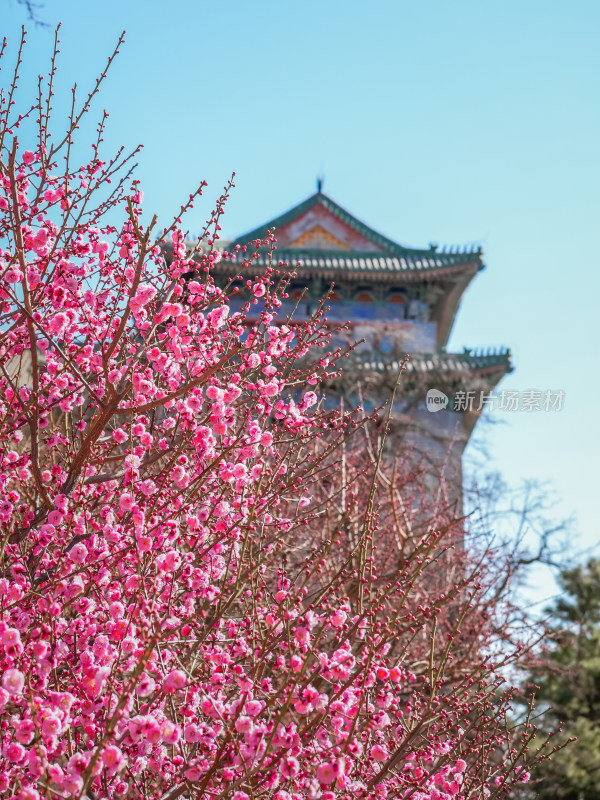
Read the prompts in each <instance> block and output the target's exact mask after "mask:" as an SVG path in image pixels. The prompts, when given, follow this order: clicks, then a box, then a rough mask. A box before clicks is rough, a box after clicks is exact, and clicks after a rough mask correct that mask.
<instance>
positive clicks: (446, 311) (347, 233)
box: [217, 186, 511, 480]
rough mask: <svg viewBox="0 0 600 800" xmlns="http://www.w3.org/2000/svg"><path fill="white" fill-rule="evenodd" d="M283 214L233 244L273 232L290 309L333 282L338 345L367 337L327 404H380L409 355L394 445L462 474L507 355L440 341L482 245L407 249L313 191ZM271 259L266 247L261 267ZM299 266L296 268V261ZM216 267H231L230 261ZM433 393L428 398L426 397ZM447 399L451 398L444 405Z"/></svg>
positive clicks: (305, 310) (331, 315)
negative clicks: (287, 276)
mask: <svg viewBox="0 0 600 800" xmlns="http://www.w3.org/2000/svg"><path fill="white" fill-rule="evenodd" d="M318 189H319V190H318V191H317V193H316V194H314V195H312V197H309V198H308V199H307V200H305V201H304V202H303V203H300V204H299V205H297V206H295V207H294V208H292V209H291V210H290V211H288V212H287V213H285V214H283V215H282V216H280V217H277V218H276V219H272V220H270V221H269V222H267V223H265V224H264V225H262V226H261V227H260V228H257V229H256V230H253V231H249V232H248V233H245V234H243V235H242V236H240V237H239V238H238V239H237V240H235V241H234V242H233V243H229V246H228V249H231V248H232V244H233V245H235V244H246V243H247V242H249V241H251V240H256V239H262V238H264V237H265V236H266V234H267V231H269V230H274V232H275V236H276V239H277V251H276V258H277V260H278V261H279V260H281V261H285V262H287V263H288V264H289V265H290V267H294V269H295V271H296V273H297V277H296V279H295V282H294V283H293V284H292V286H291V289H290V301H289V306H290V308H289V309H287V308H283V309H282V312H284V313H285V312H287V311H289V310H291V309H292V307H293V306H294V305H295V304H296V303H297V302H298V298H300V297H302V293H303V290H305V289H308V291H307V293H306V294H305V297H304V298H303V299H302V300H301V301H300V306H299V307H298V309H297V311H296V318H301V317H303V316H304V317H306V316H308V315H310V314H311V313H312V312H313V311H314V309H315V307H316V304H317V303H318V302H319V300H320V299H321V298H322V296H323V294H324V293H325V292H326V291H327V290H328V289H329V287H330V286H331V285H332V284H333V292H332V295H331V300H330V306H331V309H330V311H329V312H328V313H327V317H328V319H329V320H331V322H332V323H334V324H336V325H337V324H338V323H343V322H346V321H349V322H350V326H349V329H348V331H347V332H345V333H343V334H341V335H338V337H337V341H334V342H333V344H334V346H338V345H342V346H343V345H346V344H348V343H350V342H354V341H356V340H359V339H364V343H363V344H361V345H359V347H358V348H357V349H356V350H355V351H354V352H353V354H352V356H351V358H350V359H349V363H348V364H347V365H345V369H344V374H343V378H342V379H340V380H339V381H336V382H335V383H334V384H332V385H330V386H328V387H327V392H328V395H329V399H330V402H334V401H335V402H339V399H338V398H339V397H340V396H342V397H344V398H346V399H347V400H348V402H349V403H350V404H357V403H358V402H362V403H363V405H364V406H365V407H367V408H369V407H374V406H379V405H381V404H382V403H383V402H384V401H385V400H386V398H387V397H389V393H390V390H391V388H392V387H393V385H394V383H395V381H396V377H397V375H398V370H399V369H400V367H401V364H402V362H403V361H404V358H405V355H406V354H408V355H409V360H408V361H407V363H406V369H405V374H404V377H403V379H402V381H401V384H400V392H399V394H398V395H397V399H396V402H395V404H394V409H393V436H392V438H391V446H392V448H393V449H396V448H401V447H410V448H412V450H416V451H418V452H419V453H421V454H422V455H423V457H425V458H427V459H430V460H431V461H433V462H437V463H441V464H444V468H445V470H446V471H447V473H448V472H450V473H451V474H452V475H454V476H455V477H456V478H457V479H458V480H460V478H461V476H462V473H461V460H462V452H463V450H464V447H465V445H466V444H467V441H468V439H469V436H470V434H471V432H472V430H473V427H474V425H475V423H476V421H477V418H478V416H479V414H480V413H481V409H482V406H483V401H484V398H485V393H487V392H489V391H491V390H492V389H493V388H494V387H495V386H496V384H497V383H498V381H499V380H500V379H501V378H502V377H503V376H504V375H505V374H506V373H507V372H509V371H510V369H511V366H510V353H509V351H508V350H506V349H503V350H499V351H488V352H485V353H484V352H480V351H475V350H465V351H464V352H462V353H449V352H447V350H446V344H447V342H448V338H449V336H450V332H451V330H452V325H453V323H454V319H455V317H456V313H457V311H458V307H459V304H460V301H461V298H462V295H463V292H464V291H465V289H466V288H467V286H468V285H469V283H470V282H471V280H472V279H473V278H474V277H475V275H476V274H477V273H478V272H479V271H480V270H481V269H483V261H482V253H481V249H480V248H477V249H469V248H450V249H441V250H440V249H438V248H437V247H436V246H434V245H431V246H430V247H429V248H427V249H422V250H420V249H414V248H409V247H404V246H402V245H400V244H398V243H397V242H394V241H392V240H391V239H388V238H387V237H385V236H383V235H382V234H380V233H378V232H377V231H375V230H373V229H371V228H369V227H368V226H367V225H365V224H364V223H363V222H361V221H360V220H358V219H356V218H355V217H354V216H352V215H351V214H350V213H348V212H347V211H346V210H345V209H343V208H342V207H341V206H339V205H338V204H337V203H336V202H334V201H333V200H332V199H331V198H329V197H328V196H327V195H325V194H324V193H323V192H322V191H321V187H320V186H319V187H318ZM268 263H269V254H268V252H266V251H265V253H264V254H261V255H259V258H258V260H257V261H256V267H257V270H260V269H261V267H262V268H264V267H266V266H267V264H268ZM296 265H297V266H296ZM217 269H218V270H219V269H220V270H223V271H229V272H231V269H232V264H231V262H227V261H222V262H221V263H220V264H219V265H218V267H217ZM428 393H429V396H428ZM445 397H447V398H448V401H447V405H444V404H445V403H446V400H445Z"/></svg>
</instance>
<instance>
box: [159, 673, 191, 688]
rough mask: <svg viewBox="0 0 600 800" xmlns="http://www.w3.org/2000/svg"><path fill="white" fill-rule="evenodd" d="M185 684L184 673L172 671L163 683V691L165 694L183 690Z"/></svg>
mask: <svg viewBox="0 0 600 800" xmlns="http://www.w3.org/2000/svg"><path fill="white" fill-rule="evenodd" d="M186 683H187V678H186V676H185V672H183V671H182V670H180V669H174V670H172V671H171V672H170V673H169V674H168V675H167V677H166V678H165V680H164V682H163V691H164V692H166V693H167V694H170V693H172V692H176V691H179V690H180V689H183V688H184V686H185V685H186Z"/></svg>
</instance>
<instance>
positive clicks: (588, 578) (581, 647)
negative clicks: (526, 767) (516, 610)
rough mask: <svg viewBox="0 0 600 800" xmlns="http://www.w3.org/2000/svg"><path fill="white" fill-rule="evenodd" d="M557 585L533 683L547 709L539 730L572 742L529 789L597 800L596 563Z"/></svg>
mask: <svg viewBox="0 0 600 800" xmlns="http://www.w3.org/2000/svg"><path fill="white" fill-rule="evenodd" d="M560 584H561V586H562V588H563V590H564V592H565V595H564V596H563V597H561V598H560V599H559V600H557V601H556V602H555V604H554V606H553V607H552V608H551V609H549V611H550V613H551V615H552V620H551V629H550V630H551V634H550V646H549V649H548V652H547V653H546V654H545V656H544V657H543V658H542V659H541V661H540V663H539V664H538V665H536V667H535V669H534V670H533V672H532V679H533V680H534V682H535V683H536V684H537V685H538V686H539V690H538V691H537V692H536V695H537V701H538V705H542V706H545V705H547V706H548V709H549V710H548V712H547V714H546V716H545V717H544V722H543V723H542V724H543V727H544V729H545V730H546V731H549V730H550V729H554V730H557V729H558V728H559V727H561V726H562V732H560V733H556V735H555V736H554V737H553V738H552V740H551V744H552V745H556V744H564V743H565V742H566V741H567V740H568V739H569V738H573V737H576V738H577V741H575V742H572V743H571V744H569V745H568V746H567V747H565V748H564V749H561V750H559V751H558V752H556V753H554V754H553V755H552V757H551V758H549V759H546V760H544V761H543V762H542V763H541V764H540V765H539V767H538V768H537V769H536V771H535V773H534V776H533V777H534V779H535V781H534V788H535V790H536V792H537V796H538V797H539V798H540V800H546V799H547V800H550V798H551V799H552V800H600V560H596V559H592V560H590V561H589V562H588V563H587V564H586V565H585V566H580V567H576V568H575V569H568V570H565V571H563V572H562V574H561V576H560Z"/></svg>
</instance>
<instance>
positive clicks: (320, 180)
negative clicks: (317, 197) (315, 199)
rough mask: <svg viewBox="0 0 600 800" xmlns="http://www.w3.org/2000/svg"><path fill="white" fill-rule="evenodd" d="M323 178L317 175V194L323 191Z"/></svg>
mask: <svg viewBox="0 0 600 800" xmlns="http://www.w3.org/2000/svg"><path fill="white" fill-rule="evenodd" d="M324 180H325V178H324V177H323V176H322V175H317V192H318V194H321V192H322V191H323V182H324Z"/></svg>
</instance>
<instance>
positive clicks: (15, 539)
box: [0, 109, 514, 800]
mask: <svg viewBox="0 0 600 800" xmlns="http://www.w3.org/2000/svg"><path fill="white" fill-rule="evenodd" d="M5 110H6V109H5ZM3 119H4V128H3V130H2V132H1V133H2V135H3V138H2V139H0V147H1V148H2V151H1V155H2V162H1V167H0V170H1V171H0V243H1V249H0V313H1V315H2V327H1V329H0V367H1V374H0V440H1V442H2V448H1V450H0V459H1V461H2V473H1V476H0V519H1V523H2V531H3V538H2V541H3V545H2V566H1V570H2V571H1V577H0V670H1V671H2V679H1V689H0V792H1V793H2V796H3V797H9V796H10V797H16V798H18V800H37V798H40V797H47V798H56V797H63V798H70V797H73V798H79V797H83V796H89V797H91V798H98V800H100V798H139V797H146V798H168V799H169V800H175V798H176V797H179V796H183V797H192V796H198V797H213V798H217V797H223V798H233V800H247V799H248V800H249V798H259V797H269V798H274V800H300V799H302V800H303V799H304V798H311V799H312V798H315V800H316V799H317V798H322V800H334V798H357V797H365V798H366V797H375V798H386V797H390V798H391V797H406V798H409V797H412V798H415V800H449V798H457V800H461V799H462V798H467V797H471V796H474V793H475V792H479V794H477V796H481V792H484V793H487V794H490V793H491V794H493V793H494V792H495V791H497V790H498V791H501V790H502V789H503V787H504V786H505V785H507V783H506V779H505V774H508V772H506V770H508V771H510V769H512V768H513V767H514V764H512V762H511V760H510V758H509V759H508V762H506V763H508V765H509V766H508V767H506V770H505V768H504V767H503V766H502V762H501V759H499V758H498V757H497V746H498V742H499V741H500V739H499V738H498V733H497V730H496V728H494V727H493V726H492V727H490V726H489V725H487V727H486V725H484V724H483V723H482V724H481V726H480V727H479V728H478V727H477V723H475V730H474V731H473V730H472V726H473V722H472V719H473V715H474V714H476V713H477V710H478V709H482V711H481V714H482V719H483V718H484V712H485V714H489V705H486V704H489V702H491V701H490V691H489V688H490V686H492V687H493V686H495V685H496V681H497V678H496V677H495V676H494V675H493V674H491V673H490V675H489V676H484V677H482V673H481V670H480V672H479V673H477V674H474V676H473V677H471V679H470V680H471V683H468V679H469V676H465V675H463V676H462V682H459V683H458V684H457V685H456V686H454V685H447V684H446V683H445V682H444V669H443V666H444V664H445V663H446V662H447V658H448V653H447V652H446V651H444V647H445V645H440V646H439V650H440V651H442V652H443V653H445V655H444V659H446V661H444V660H443V659H442V656H441V655H440V656H439V658H440V659H441V660H439V661H436V660H435V659H434V656H433V655H432V656H431V659H434V660H431V659H429V661H425V662H424V663H425V667H423V665H422V664H421V666H415V665H414V664H412V663H411V661H410V652H411V651H410V647H409V644H410V641H411V640H412V638H414V637H415V636H416V635H417V634H418V633H419V631H420V632H421V633H424V632H426V631H427V630H428V628H427V626H428V625H430V622H429V620H430V618H431V617H432V612H431V610H430V609H425V608H423V609H421V608H419V609H417V608H411V607H410V585H411V580H413V578H414V574H417V573H418V572H419V571H420V569H421V566H422V563H423V560H421V561H419V562H417V561H416V562H415V564H416V565H417V571H416V572H415V573H414V574H413V572H411V570H410V569H408V568H407V566H406V565H405V564H403V565H401V566H400V567H399V568H398V570H397V573H396V574H395V575H394V576H393V578H392V579H391V580H390V579H388V580H387V582H386V583H385V585H381V586H380V585H379V584H377V582H376V581H375V576H374V572H373V567H372V565H371V566H370V567H369V568H368V569H367V567H366V566H365V565H366V564H367V563H368V561H369V558H368V556H367V555H364V553H366V549H365V548H367V544H365V543H367V542H370V541H372V535H373V530H374V528H373V527H372V525H371V524H370V523H369V525H367V526H366V527H365V532H364V536H363V538H362V539H359V541H362V542H363V544H364V547H363V546H362V545H360V547H359V549H360V548H363V549H362V550H361V553H362V552H363V550H364V553H363V555H361V556H360V557H359V558H358V560H357V566H353V567H352V568H351V569H350V568H348V567H347V565H345V566H343V568H340V569H339V570H337V572H336V573H335V576H334V578H333V579H332V580H331V581H329V582H323V581H322V580H321V578H320V577H319V576H322V575H323V569H322V564H323V563H324V562H322V559H323V552H322V550H321V551H319V552H317V551H316V550H312V551H310V554H309V555H308V556H307V555H306V554H305V553H304V552H303V551H302V549H301V548H300V549H298V550H297V556H296V557H293V555H290V553H288V552H287V548H288V546H290V543H291V542H292V541H295V542H297V541H298V538H299V537H300V538H302V536H304V544H303V547H304V548H309V550H310V541H307V536H308V535H309V534H310V531H311V525H312V526H314V525H315V524H318V520H319V515H318V513H315V514H314V515H313V516H312V517H311V518H310V519H309V518H308V517H309V516H310V515H309V512H310V509H311V504H312V505H314V503H312V497H311V486H314V485H315V484H316V483H318V482H319V481H320V480H321V473H322V472H323V471H324V470H327V469H335V463H334V464H333V466H332V465H331V462H332V458H331V453H332V452H335V444H336V442H337V443H340V442H341V441H342V440H343V439H345V438H346V437H347V436H348V434H349V432H350V430H351V428H352V427H353V426H354V424H355V422H354V417H353V416H352V415H351V414H343V413H332V412H328V411H326V410H324V409H323V407H322V405H320V404H318V403H317V395H316V393H315V392H314V391H313V389H312V388H311V387H314V386H315V385H317V384H319V383H321V382H322V381H323V380H326V379H327V378H328V377H330V376H331V375H333V374H334V372H335V370H336V369H337V364H338V357H339V355H340V354H339V353H329V354H328V356H327V359H323V358H321V359H320V360H319V359H318V358H315V359H314V360H313V362H311V361H310V360H307V357H308V356H310V353H311V352H312V351H313V350H314V348H319V349H318V350H317V352H320V353H321V354H322V350H320V348H321V347H327V342H328V336H329V334H328V329H327V326H326V323H325V321H324V320H323V318H322V315H321V313H319V314H317V315H316V316H315V318H314V319H313V320H312V321H310V322H309V323H306V324H303V325H301V326H300V325H294V324H293V323H291V322H290V321H287V320H279V319H278V318H277V310H278V308H279V306H280V304H281V298H282V296H283V295H284V294H285V285H286V283H285V281H286V279H285V276H284V275H282V274H280V272H279V270H278V269H276V268H272V269H267V270H266V271H263V272H262V273H260V274H254V273H253V272H252V269H253V268H252V260H253V259H252V254H251V253H249V254H248V258H247V261H246V263H245V264H242V266H241V269H242V271H243V270H246V272H252V275H251V278H252V280H251V284H250V285H251V290H250V293H249V298H248V305H247V307H246V309H245V310H244V309H243V310H242V311H241V312H238V313H234V314H232V313H230V309H229V305H228V298H227V295H226V293H224V292H223V290H222V289H220V288H218V286H217V285H216V284H215V281H214V280H213V277H212V270H213V269H214V265H215V264H217V263H218V262H219V260H220V259H221V257H223V258H227V257H228V255H227V254H224V255H223V256H222V254H221V253H220V252H219V251H218V250H217V249H216V248H215V246H214V245H215V241H216V235H217V234H216V232H217V230H218V227H219V226H218V219H219V215H220V206H219V208H218V209H217V212H215V214H213V217H212V218H211V226H212V227H211V226H209V227H208V228H207V234H206V236H205V239H204V242H203V244H204V245H206V247H205V248H204V249H203V250H200V249H198V250H197V251H196V252H195V253H194V254H193V258H192V256H191V254H190V252H189V250H188V248H187V247H186V244H185V239H184V236H183V235H182V234H181V232H180V231H179V230H178V228H177V227H172V228H171V229H169V231H168V232H167V233H168V236H169V248H168V249H167V250H165V249H164V248H163V247H162V246H158V245H157V243H156V240H155V239H154V238H153V236H154V235H153V233H152V231H151V229H150V228H147V227H145V226H144V224H143V222H142V215H141V205H140V202H141V196H140V194H139V192H137V190H136V189H135V188H134V190H132V192H131V193H130V194H129V199H128V202H127V205H125V191H124V185H119V188H118V190H117V191H115V193H114V194H112V195H110V198H109V200H108V201H107V200H106V199H104V200H102V201H100V202H99V203H98V205H93V198H94V196H95V195H94V192H95V191H98V190H101V189H102V188H105V187H106V182H107V180H108V179H109V177H110V176H111V175H112V174H113V172H114V170H115V162H108V163H104V162H102V161H101V160H100V159H99V156H98V155H97V153H96V154H95V155H94V158H93V160H92V161H91V162H90V163H89V164H86V165H84V166H82V167H80V168H77V169H74V170H73V171H71V172H69V173H68V175H67V176H66V177H65V175H64V172H60V173H59V172H58V169H57V151H55V150H54V149H52V148H51V147H50V146H49V145H47V146H46V145H41V146H40V147H38V148H37V149H35V150H26V151H24V152H21V154H20V155H19V153H20V151H19V149H18V144H17V140H16V138H14V135H13V134H14V131H12V129H11V128H10V126H9V125H8V122H7V119H8V111H7V113H6V114H5V116H4V117H3ZM40 124H41V125H42V127H43V126H44V125H45V124H46V123H45V120H44V119H42V120H41V121H40ZM40 141H42V142H44V141H46V139H45V138H44V137H42V138H41V139H40ZM222 200H223V198H222ZM120 206H123V207H124V208H126V217H125V222H124V223H123V225H122V226H121V228H119V229H116V228H114V227H112V226H111V225H109V224H106V223H104V222H103V220H104V219H105V215H106V212H107V211H109V210H110V211H112V212H113V213H116V212H117V211H118V208H119V207H120ZM163 238H164V237H163ZM268 244H269V243H268V242H267V245H268ZM165 254H166V257H165ZM276 282H277V283H278V284H280V285H279V288H276V287H275V283H276ZM255 300H260V303H261V304H262V305H261V308H262V310H261V311H260V312H257V311H256V306H255V305H253V301H255ZM250 308H253V309H254V310H253V314H254V316H255V317H256V316H258V321H255V322H252V323H251V322H250V321H249V319H248V315H247V312H248V310H249V309H250ZM333 461H334V462H335V459H333ZM315 521H316V523H315ZM303 532H304V533H303ZM331 544H332V541H330V542H329V546H331ZM319 546H321V545H319ZM368 546H369V547H370V546H371V545H368ZM357 552H358V550H357ZM363 556H364V557H363ZM349 569H350V571H348V570H349ZM353 581H354V583H355V584H356V585H357V586H360V587H364V588H360V590H356V591H355V590H353V589H351V585H352V582H353ZM459 596H460V595H459V594H457V593H456V592H455V593H454V595H452V594H451V593H450V594H449V595H448V598H449V599H452V598H454V599H456V598H457V597H459ZM407 598H408V599H407ZM448 598H446V600H447V599H448ZM443 606H444V601H443V596H442V599H440V600H439V608H438V609H434V612H435V613H438V611H439V610H441V609H442V608H443ZM435 613H434V614H433V616H435ZM432 652H433V651H432ZM436 658H438V656H436ZM482 663H483V661H482ZM485 669H488V668H487V667H485V668H484V667H482V670H483V671H484V672H485ZM467 685H468V688H467ZM496 710H497V711H498V713H501V712H502V708H500V709H496ZM486 718H487V719H488V722H489V716H488V717H486ZM478 737H479V738H478ZM469 753H471V754H472V753H475V754H476V757H475V756H474V757H473V758H474V762H473V763H474V769H473V772H472V774H470V773H469V770H468V768H467V762H466V761H465V760H463V756H464V758H468V755H467V754H469ZM486 753H488V755H487V757H486V756H485V754H486ZM494 753H496V755H495V756H494ZM482 759H483V760H482ZM513 760H514V759H513ZM498 775H501V776H502V779H501V782H500V788H499V789H498V786H497V784H496V783H494V780H493V778H494V777H498Z"/></svg>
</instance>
